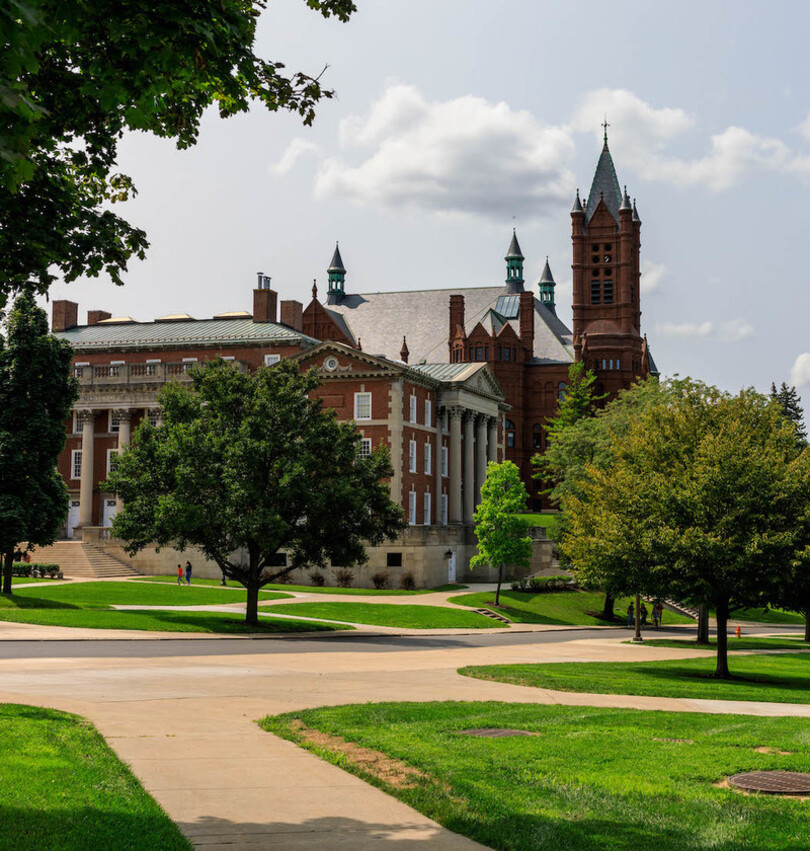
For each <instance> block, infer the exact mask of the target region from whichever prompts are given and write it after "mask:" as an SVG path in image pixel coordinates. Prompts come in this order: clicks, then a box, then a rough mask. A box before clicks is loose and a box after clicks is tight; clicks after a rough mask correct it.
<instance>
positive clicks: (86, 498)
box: [79, 411, 96, 526]
mask: <svg viewBox="0 0 810 851" xmlns="http://www.w3.org/2000/svg"><path fill="white" fill-rule="evenodd" d="M79 422H80V423H81V427H82V475H81V480H80V483H79V526H92V525H93V452H94V447H93V439H94V436H95V435H94V428H95V424H96V412H95V411H79Z"/></svg>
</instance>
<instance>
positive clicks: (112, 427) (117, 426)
mask: <svg viewBox="0 0 810 851" xmlns="http://www.w3.org/2000/svg"><path fill="white" fill-rule="evenodd" d="M107 430H108V431H109V432H110V434H118V432H119V431H120V430H121V420H120V419H119V418H118V415H117V414H116V413H115V411H110V414H109V426H108V428H107Z"/></svg>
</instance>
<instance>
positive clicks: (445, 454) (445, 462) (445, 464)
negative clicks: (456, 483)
mask: <svg viewBox="0 0 810 851" xmlns="http://www.w3.org/2000/svg"><path fill="white" fill-rule="evenodd" d="M441 456H442V476H443V477H444V478H445V479H446V478H447V477H448V476H449V475H450V450H449V449H448V447H447V446H445V445H444V444H442V451H441Z"/></svg>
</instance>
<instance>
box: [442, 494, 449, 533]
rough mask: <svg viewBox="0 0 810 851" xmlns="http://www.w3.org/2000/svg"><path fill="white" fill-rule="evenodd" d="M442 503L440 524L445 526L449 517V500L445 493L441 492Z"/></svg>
mask: <svg viewBox="0 0 810 851" xmlns="http://www.w3.org/2000/svg"><path fill="white" fill-rule="evenodd" d="M441 503H442V509H441V510H442V526H446V525H447V522H448V519H449V500H448V498H447V494H446V493H443V494H442V498H441Z"/></svg>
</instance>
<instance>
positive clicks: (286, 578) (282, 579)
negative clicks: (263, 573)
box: [273, 571, 293, 585]
mask: <svg viewBox="0 0 810 851" xmlns="http://www.w3.org/2000/svg"><path fill="white" fill-rule="evenodd" d="M292 581H293V575H292V571H290V572H289V573H284V574H282V575H281V576H277V577H276V578H275V579H274V580H273V582H276V583H278V584H279V585H292Z"/></svg>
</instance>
